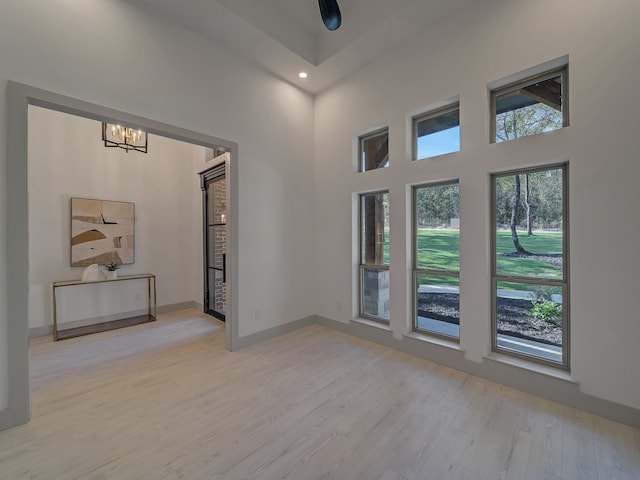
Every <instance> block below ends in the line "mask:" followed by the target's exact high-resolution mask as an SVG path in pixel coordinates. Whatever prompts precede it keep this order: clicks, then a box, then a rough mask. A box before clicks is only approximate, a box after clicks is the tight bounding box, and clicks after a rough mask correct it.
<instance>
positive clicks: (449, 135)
mask: <svg viewBox="0 0 640 480" xmlns="http://www.w3.org/2000/svg"><path fill="white" fill-rule="evenodd" d="M416 146H417V150H416V154H417V158H418V159H423V158H430V157H435V156H438V155H444V154H445V153H452V152H459V151H460V110H457V109H456V110H455V111H453V112H448V113H444V114H442V115H438V116H436V117H431V118H426V119H424V120H416Z"/></svg>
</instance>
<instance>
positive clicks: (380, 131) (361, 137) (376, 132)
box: [358, 126, 391, 173]
mask: <svg viewBox="0 0 640 480" xmlns="http://www.w3.org/2000/svg"><path fill="white" fill-rule="evenodd" d="M383 133H386V134H387V142H388V141H389V127H388V126H386V127H382V128H378V129H376V130H373V131H371V132H368V133H365V134H364V135H359V136H358V173H365V172H373V171H375V170H381V169H384V168H389V167H390V166H391V159H390V158H387V164H386V165H385V166H384V167H378V168H372V169H369V170H365V168H364V167H365V165H364V157H363V156H364V148H363V147H364V142H366V141H367V140H371V139H372V138H375V137H377V136H379V135H381V134H383ZM387 157H389V154H388V152H387Z"/></svg>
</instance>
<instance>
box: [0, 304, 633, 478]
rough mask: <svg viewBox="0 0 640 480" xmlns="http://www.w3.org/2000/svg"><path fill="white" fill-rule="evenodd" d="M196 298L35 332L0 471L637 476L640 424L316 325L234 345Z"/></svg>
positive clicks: (1, 436)
mask: <svg viewBox="0 0 640 480" xmlns="http://www.w3.org/2000/svg"><path fill="white" fill-rule="evenodd" d="M224 337H225V333H224V325H223V324H221V323H220V322H218V321H216V320H214V319H212V318H210V317H207V316H205V315H202V314H200V313H198V312H195V311H193V310H184V311H181V312H174V313H171V314H164V315H159V316H158V319H157V321H156V322H152V323H148V324H144V325H137V326H132V327H128V328H126V329H121V330H113V331H109V332H103V333H99V334H95V335H91V336H86V337H79V338H73V339H68V340H65V341H64V342H53V341H52V339H51V338H50V337H49V338H47V337H44V338H38V339H34V340H33V341H32V342H31V345H30V370H31V387H32V413H33V415H32V420H31V422H29V423H28V424H26V425H22V426H19V427H16V428H13V429H11V430H8V431H5V432H0V479H1V480H5V479H7V480H9V479H10V480H14V479H18V480H22V479H46V480H58V479H60V480H73V479H82V480H103V479H124V480H127V479H132V480H133V479H135V480H140V479H149V480H177V479H181V480H185V479H188V480H212V479H219V480H238V479H259V480H270V479H288V480H297V479H301V480H310V479H311V480H313V479H340V480H349V479H357V480H363V479H364V480H369V479H381V480H419V479H420V480H421V479H425V478H428V479H465V478H468V479H474V480H483V479H489V478H491V479H495V478H502V479H507V478H518V479H536V480H538V479H562V478H565V479H576V478H589V479H598V478H619V479H625V480H626V479H631V480H640V478H639V477H638V472H640V432H639V431H638V430H637V429H633V428H630V427H627V426H624V425H620V424H617V423H615V422H610V421H608V420H605V419H602V418H599V417H595V416H593V415H589V414H586V413H584V412H580V411H577V410H575V409H572V408H569V407H566V406H563V405H559V404H556V403H553V402H549V401H547V400H543V399H540V398H537V397H535V396H532V395H528V394H525V393H522V392H519V391H517V390H513V389H510V388H506V387H504V386H501V385H498V384H495V383H492V382H488V381H485V380H482V379H479V378H477V377H473V376H470V375H468V374H466V373H463V372H459V371H455V370H452V369H449V368H446V367H443V366H441V365H437V364H434V363H431V362H427V361H425V360H422V359H419V358H416V357H412V356H409V355H406V354H404V353H399V352H396V351H393V350H390V349H387V348H385V347H381V346H379V345H374V344H371V343H368V342H365V341H362V340H360V339H357V338H354V337H351V336H349V335H346V334H343V333H340V332H337V331H334V330H330V329H327V328H324V327H321V326H319V325H312V326H309V327H306V328H303V329H300V330H297V331H295V332H291V333H289V334H286V335H283V336H281V337H278V338H275V339H271V340H268V341H265V342H262V343H260V344H257V345H253V346H251V347H248V348H245V349H243V350H240V351H238V352H233V353H231V352H227V351H226V350H225V346H224V345H225V338H224Z"/></svg>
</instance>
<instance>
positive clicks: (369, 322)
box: [351, 317, 391, 332]
mask: <svg viewBox="0 0 640 480" xmlns="http://www.w3.org/2000/svg"><path fill="white" fill-rule="evenodd" d="M351 321H352V322H356V323H360V324H362V325H367V326H368V327H375V328H379V329H380V330H384V331H385V332H391V327H390V326H389V325H388V324H386V323H382V322H376V321H375V320H369V319H367V318H361V317H357V318H352V319H351Z"/></svg>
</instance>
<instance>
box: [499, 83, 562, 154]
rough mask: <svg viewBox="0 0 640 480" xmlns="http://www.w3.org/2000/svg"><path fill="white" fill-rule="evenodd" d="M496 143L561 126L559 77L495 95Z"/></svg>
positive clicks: (560, 86) (560, 87)
mask: <svg viewBox="0 0 640 480" xmlns="http://www.w3.org/2000/svg"><path fill="white" fill-rule="evenodd" d="M495 102H496V105H495V107H496V142H504V141H505V140H513V139H514V138H518V137H526V136H529V135H535V134H537V133H542V132H549V131H551V130H557V129H559V128H562V126H563V116H562V75H561V74H558V75H557V76H555V77H553V78H550V79H548V80H544V81H541V82H535V83H533V84H531V85H528V86H526V87H523V88H520V89H518V90H515V91H511V92H508V93H504V94H502V95H496V97H495Z"/></svg>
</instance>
